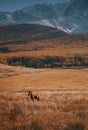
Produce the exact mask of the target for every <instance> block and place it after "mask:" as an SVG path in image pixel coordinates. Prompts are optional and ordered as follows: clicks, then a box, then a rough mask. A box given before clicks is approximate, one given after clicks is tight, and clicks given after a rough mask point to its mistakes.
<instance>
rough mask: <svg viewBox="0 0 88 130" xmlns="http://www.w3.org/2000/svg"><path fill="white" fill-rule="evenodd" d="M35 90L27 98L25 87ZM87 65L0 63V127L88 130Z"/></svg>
mask: <svg viewBox="0 0 88 130" xmlns="http://www.w3.org/2000/svg"><path fill="white" fill-rule="evenodd" d="M30 89H32V90H33V91H34V92H37V93H38V94H39V97H40V100H39V101H34V102H33V101H31V99H30V98H29V97H28V91H29V90H30ZM87 122H88V68H83V69H32V68H24V67H19V66H18V67H11V66H7V65H3V64H0V130H37V129H38V130H88V123H87Z"/></svg>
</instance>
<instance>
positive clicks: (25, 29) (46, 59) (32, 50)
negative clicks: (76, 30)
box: [0, 24, 88, 68]
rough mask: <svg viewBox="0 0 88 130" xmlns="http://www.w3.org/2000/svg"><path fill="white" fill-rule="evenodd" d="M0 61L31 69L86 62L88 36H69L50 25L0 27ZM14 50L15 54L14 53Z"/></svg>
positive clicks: (75, 64)
mask: <svg viewBox="0 0 88 130" xmlns="http://www.w3.org/2000/svg"><path fill="white" fill-rule="evenodd" d="M0 36H1V39H0V53H1V54H0V62H1V63H4V64H9V65H22V66H26V67H34V68H44V67H45V68H46V67H72V66H87V65H88V53H87V50H88V43H87V42H88V35H87V34H85V35H68V34H66V33H64V32H63V31H61V30H57V29H54V28H51V27H46V26H40V25H33V24H22V25H8V26H1V27H0ZM13 52H14V53H13Z"/></svg>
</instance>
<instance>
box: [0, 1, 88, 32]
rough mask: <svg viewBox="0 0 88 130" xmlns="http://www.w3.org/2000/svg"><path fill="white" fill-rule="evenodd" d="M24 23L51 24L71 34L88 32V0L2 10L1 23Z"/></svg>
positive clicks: (0, 13)
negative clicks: (8, 10) (9, 10)
mask: <svg viewBox="0 0 88 130" xmlns="http://www.w3.org/2000/svg"><path fill="white" fill-rule="evenodd" d="M22 23H32V24H40V25H45V26H51V27H54V28H58V29H61V30H63V31H64V32H67V33H69V34H81V33H82V34H84V33H88V0H80V1H79V0H78V1H77V0H71V2H68V3H58V4H55V5H52V4H36V5H32V6H28V7H25V8H23V9H21V10H17V11H15V12H0V24H22Z"/></svg>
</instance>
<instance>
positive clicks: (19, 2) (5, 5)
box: [0, 0, 70, 11]
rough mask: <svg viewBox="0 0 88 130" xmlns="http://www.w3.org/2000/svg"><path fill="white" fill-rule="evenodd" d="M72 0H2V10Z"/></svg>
mask: <svg viewBox="0 0 88 130" xmlns="http://www.w3.org/2000/svg"><path fill="white" fill-rule="evenodd" d="M66 1H70V0H0V11H14V10H18V9H21V8H23V7H26V6H29V5H33V4H36V3H52V4H55V3H59V2H66Z"/></svg>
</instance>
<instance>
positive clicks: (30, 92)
mask: <svg viewBox="0 0 88 130" xmlns="http://www.w3.org/2000/svg"><path fill="white" fill-rule="evenodd" d="M28 96H29V97H30V99H31V100H32V101H34V100H37V101H39V95H38V93H33V91H32V90H30V91H29V92H28Z"/></svg>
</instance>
